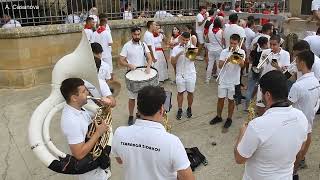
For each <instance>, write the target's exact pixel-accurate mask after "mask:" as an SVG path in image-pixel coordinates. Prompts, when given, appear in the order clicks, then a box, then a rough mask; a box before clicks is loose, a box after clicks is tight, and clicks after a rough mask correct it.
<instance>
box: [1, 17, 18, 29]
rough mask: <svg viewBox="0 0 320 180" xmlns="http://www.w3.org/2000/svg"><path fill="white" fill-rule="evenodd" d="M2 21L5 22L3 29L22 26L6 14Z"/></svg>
mask: <svg viewBox="0 0 320 180" xmlns="http://www.w3.org/2000/svg"><path fill="white" fill-rule="evenodd" d="M2 20H3V21H4V23H5V24H4V25H3V26H2V28H6V29H9V28H15V27H21V24H20V22H19V21H17V20H14V19H11V16H9V15H7V14H4V15H3V18H2Z"/></svg>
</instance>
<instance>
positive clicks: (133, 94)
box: [128, 90, 138, 99]
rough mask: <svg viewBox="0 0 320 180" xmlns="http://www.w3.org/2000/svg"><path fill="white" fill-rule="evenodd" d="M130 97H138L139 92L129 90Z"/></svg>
mask: <svg viewBox="0 0 320 180" xmlns="http://www.w3.org/2000/svg"><path fill="white" fill-rule="evenodd" d="M128 97H129V99H137V98H138V93H134V92H132V91H129V90H128Z"/></svg>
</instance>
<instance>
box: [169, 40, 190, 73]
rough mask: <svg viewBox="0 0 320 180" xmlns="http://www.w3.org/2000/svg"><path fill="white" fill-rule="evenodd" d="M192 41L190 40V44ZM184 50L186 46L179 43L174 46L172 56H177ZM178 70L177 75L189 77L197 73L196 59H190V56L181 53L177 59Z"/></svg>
mask: <svg viewBox="0 0 320 180" xmlns="http://www.w3.org/2000/svg"><path fill="white" fill-rule="evenodd" d="M190 43H191V42H190V41H189V42H188V44H190ZM191 47H194V46H193V45H191ZM184 50H185V47H183V46H180V44H179V45H177V46H176V47H174V48H173V50H172V53H171V56H172V57H176V56H177V54H179V53H180V52H182V51H184ZM176 71H177V73H176V76H182V77H188V76H194V75H196V68H195V66H194V61H190V60H189V59H188V58H186V56H185V54H182V55H180V56H179V58H178V60H177V65H176Z"/></svg>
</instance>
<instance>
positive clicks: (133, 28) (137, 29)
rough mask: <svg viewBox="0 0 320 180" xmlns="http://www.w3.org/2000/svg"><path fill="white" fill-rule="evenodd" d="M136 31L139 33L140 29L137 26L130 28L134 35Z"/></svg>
mask: <svg viewBox="0 0 320 180" xmlns="http://www.w3.org/2000/svg"><path fill="white" fill-rule="evenodd" d="M136 31H141V28H140V27H139V26H133V27H132V28H131V32H132V33H134V32H136Z"/></svg>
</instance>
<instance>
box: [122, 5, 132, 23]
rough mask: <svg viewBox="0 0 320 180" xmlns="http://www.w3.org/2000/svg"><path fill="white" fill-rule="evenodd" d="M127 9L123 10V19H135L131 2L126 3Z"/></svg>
mask: <svg viewBox="0 0 320 180" xmlns="http://www.w3.org/2000/svg"><path fill="white" fill-rule="evenodd" d="M124 8H125V10H124V12H123V19H124V20H128V19H133V15H132V11H131V4H130V3H129V4H126V5H125V7H124Z"/></svg>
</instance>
